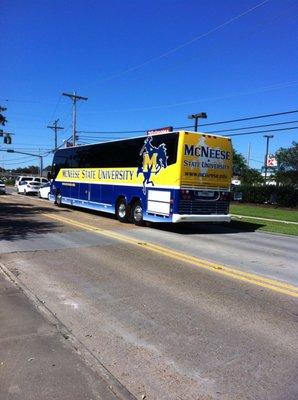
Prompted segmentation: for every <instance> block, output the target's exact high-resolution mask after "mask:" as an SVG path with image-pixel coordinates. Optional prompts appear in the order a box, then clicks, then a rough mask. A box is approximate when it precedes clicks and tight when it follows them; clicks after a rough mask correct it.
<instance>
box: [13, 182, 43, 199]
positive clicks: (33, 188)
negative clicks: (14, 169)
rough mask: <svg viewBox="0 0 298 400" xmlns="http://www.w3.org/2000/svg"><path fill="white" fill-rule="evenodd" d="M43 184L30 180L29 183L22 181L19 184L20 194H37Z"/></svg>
mask: <svg viewBox="0 0 298 400" xmlns="http://www.w3.org/2000/svg"><path fill="white" fill-rule="evenodd" d="M41 185H42V183H40V182H37V181H34V180H29V181H22V182H21V183H19V184H18V188H17V190H18V194H25V195H27V194H37V193H38V191H39V189H40V187H41Z"/></svg>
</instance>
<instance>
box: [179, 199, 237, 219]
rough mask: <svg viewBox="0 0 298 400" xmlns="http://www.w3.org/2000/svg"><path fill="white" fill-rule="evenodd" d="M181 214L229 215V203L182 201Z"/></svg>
mask: <svg viewBox="0 0 298 400" xmlns="http://www.w3.org/2000/svg"><path fill="white" fill-rule="evenodd" d="M178 212H179V214H198V215H209V214H228V212H229V202H228V201H198V200H182V199H181V200H180V204H179V211H178Z"/></svg>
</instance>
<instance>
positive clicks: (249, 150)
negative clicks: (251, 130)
mask: <svg viewBox="0 0 298 400" xmlns="http://www.w3.org/2000/svg"><path fill="white" fill-rule="evenodd" d="M250 153H251V143H250V142H249V145H248V154H247V166H248V167H249V163H250Z"/></svg>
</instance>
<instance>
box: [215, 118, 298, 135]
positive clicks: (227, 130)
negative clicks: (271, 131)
mask: <svg viewBox="0 0 298 400" xmlns="http://www.w3.org/2000/svg"><path fill="white" fill-rule="evenodd" d="M297 122H298V121H287V122H277V123H275V124H266V125H254V126H244V127H243V128H233V129H223V130H219V131H212V132H210V133H221V132H232V131H242V130H245V129H254V128H266V127H268V126H277V125H287V124H296V123H297Z"/></svg>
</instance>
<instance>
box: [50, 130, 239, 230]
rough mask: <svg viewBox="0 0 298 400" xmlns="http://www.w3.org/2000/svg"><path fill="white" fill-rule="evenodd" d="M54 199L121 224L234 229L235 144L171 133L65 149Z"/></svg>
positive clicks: (56, 163) (55, 174) (57, 165)
mask: <svg viewBox="0 0 298 400" xmlns="http://www.w3.org/2000/svg"><path fill="white" fill-rule="evenodd" d="M51 174H52V179H53V181H52V186H51V195H50V199H51V200H52V201H54V202H55V203H56V204H57V205H59V206H60V205H62V204H69V205H72V206H78V207H84V208H88V209H92V210H98V211H103V212H107V213H112V214H115V215H116V216H117V218H118V219H119V220H120V221H121V222H126V221H132V222H134V223H135V224H137V225H141V224H142V223H143V221H151V222H187V221H189V222H200V221H202V222H214V221H219V222H229V221H230V215H229V198H230V183H231V174H232V148H231V140H230V139H229V138H227V137H222V136H214V135H209V134H203V133H197V132H187V131H179V132H170V133H165V134H157V135H152V136H144V137H137V138H129V139H124V140H117V141H109V142H105V143H97V144H91V145H83V146H76V147H71V148H65V149H60V150H57V151H56V152H55V155H54V158H53V166H52V173H51Z"/></svg>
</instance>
